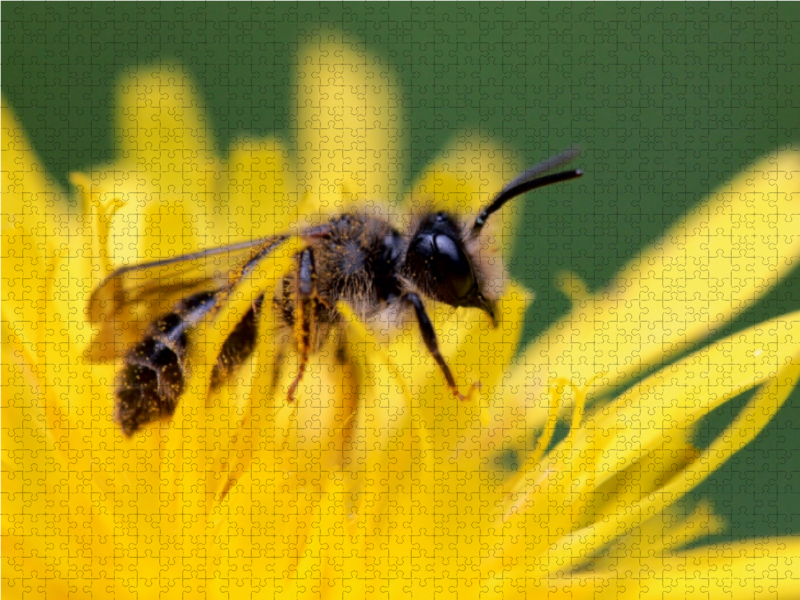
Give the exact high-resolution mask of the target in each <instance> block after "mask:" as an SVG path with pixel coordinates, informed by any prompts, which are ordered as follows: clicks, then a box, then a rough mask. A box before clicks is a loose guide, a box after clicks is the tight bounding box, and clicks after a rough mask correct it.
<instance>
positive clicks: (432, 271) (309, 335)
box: [90, 152, 581, 435]
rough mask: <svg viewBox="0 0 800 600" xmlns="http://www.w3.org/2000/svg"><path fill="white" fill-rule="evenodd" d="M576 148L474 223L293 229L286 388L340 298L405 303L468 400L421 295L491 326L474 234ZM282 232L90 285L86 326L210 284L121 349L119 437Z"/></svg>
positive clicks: (158, 397)
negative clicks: (293, 353) (199, 328)
mask: <svg viewBox="0 0 800 600" xmlns="http://www.w3.org/2000/svg"><path fill="white" fill-rule="evenodd" d="M575 154H576V153H574V152H572V153H567V154H566V155H564V156H562V157H560V158H557V159H554V160H551V161H548V162H546V163H543V164H542V165H539V166H538V167H534V168H533V169H529V170H528V171H526V172H525V173H523V174H522V175H521V176H520V177H518V178H517V179H515V180H514V181H512V182H511V183H510V184H509V185H507V186H506V187H505V188H504V189H503V190H502V191H501V192H500V194H498V196H496V197H495V199H494V200H493V201H492V202H491V203H490V204H489V205H488V206H486V207H485V208H484V209H483V210H482V211H481V212H480V213H479V214H478V216H477V218H476V219H475V221H474V223H473V224H472V226H471V227H469V226H466V225H465V224H463V223H460V222H459V221H458V220H457V218H456V217H455V216H454V215H451V214H449V213H446V212H436V213H426V214H423V215H421V216H420V217H419V218H418V219H417V220H416V222H415V224H414V225H413V226H412V227H411V228H410V230H409V231H408V232H400V231H398V230H397V229H395V228H393V227H392V226H391V225H390V224H389V223H388V221H386V220H384V219H382V218H379V217H375V216H367V215H358V214H344V215H337V216H335V217H333V218H332V219H331V220H330V221H328V222H327V223H324V224H322V225H319V226H316V227H311V228H309V229H306V230H304V231H301V232H300V233H299V236H300V238H301V239H302V240H303V241H304V243H305V244H304V247H303V248H302V249H301V250H300V251H299V252H298V253H297V254H296V255H295V261H296V262H295V267H294V268H293V269H292V270H291V271H290V272H289V273H287V274H286V275H285V276H284V277H283V278H282V280H281V281H280V282H279V285H278V286H277V287H276V291H275V295H274V297H273V298H272V309H273V310H274V311H275V316H276V318H277V320H278V321H279V323H280V324H281V325H282V326H283V328H284V329H285V330H287V331H289V332H290V333H291V334H292V335H290V336H289V337H290V338H291V339H293V344H294V345H295V347H296V348H297V350H298V353H299V365H298V367H299V368H298V373H297V375H296V377H295V378H294V381H293V382H292V384H291V386H290V387H289V389H288V391H287V397H288V399H289V401H292V400H293V398H294V394H295V391H296V389H297V386H298V384H299V382H300V380H301V379H302V377H303V374H304V372H305V369H306V365H307V364H308V361H309V355H310V353H311V352H315V351H319V350H320V349H321V348H322V347H323V346H324V345H325V344H326V343H328V341H329V339H330V338H331V333H332V332H334V331H335V332H341V331H342V330H343V328H342V315H341V314H340V313H339V311H338V310H337V304H339V303H340V302H343V303H345V304H347V305H348V306H350V307H351V308H352V309H353V311H354V312H355V313H356V314H357V315H358V316H359V317H361V318H362V319H365V320H368V319H371V318H372V317H375V316H376V315H378V314H379V313H381V312H382V311H386V310H387V309H393V310H389V311H387V312H388V313H392V314H394V315H401V314H402V313H403V312H404V309H406V308H410V309H412V313H413V315H414V316H415V317H416V320H417V322H418V324H419V328H420V333H421V335H422V340H423V342H424V343H425V345H426V347H427V349H428V351H429V352H430V353H431V355H432V356H433V358H434V359H435V360H436V362H437V364H438V365H439V367H440V369H441V371H442V373H443V375H444V377H445V380H446V381H447V385H448V387H449V388H450V389H451V390H452V392H453V393H454V394H455V395H456V396H458V397H459V398H462V399H464V396H462V395H461V394H460V393H459V391H458V388H457V386H456V382H455V379H454V378H453V375H452V373H451V372H450V369H449V368H448V366H447V363H446V362H445V360H444V357H443V356H442V355H441V353H440V352H439V347H438V342H437V338H436V333H435V331H434V328H433V325H432V323H431V321H430V319H429V317H428V315H427V312H426V310H425V304H424V302H423V297H425V298H429V299H432V300H435V301H438V302H443V303H445V304H448V305H450V306H454V307H468V308H478V309H481V310H483V311H484V312H486V313H487V314H488V315H489V316H490V318H491V319H492V322H494V321H495V302H496V300H497V299H498V294H499V290H496V289H493V288H492V286H491V285H490V284H489V281H490V280H491V275H490V274H489V272H488V266H487V265H486V264H484V263H483V262H482V260H481V253H480V248H479V244H478V240H479V237H480V234H481V230H482V228H483V226H484V225H485V223H486V221H487V219H488V218H489V217H490V216H491V215H492V214H493V213H494V212H496V211H497V210H498V209H500V208H501V207H502V206H503V204H505V203H506V202H507V201H508V200H510V199H512V198H514V197H516V196H518V195H520V194H522V193H524V192H526V191H530V190H532V189H535V188H537V187H541V186H544V185H549V184H551V183H557V182H559V181H566V180H568V179H572V178H575V177H579V176H580V175H581V172H580V171H567V172H563V173H558V174H555V175H550V176H546V177H538V178H537V177H536V175H537V174H538V173H541V172H543V171H546V170H550V169H552V168H554V167H555V166H558V165H559V164H562V163H564V162H566V161H568V160H570V159H571V158H573V157H574V156H575ZM288 237H289V236H288V235H281V236H275V237H272V238H267V239H264V240H256V241H254V242H245V243H241V244H236V245H233V246H227V247H222V248H214V249H211V250H206V251H202V252H198V253H195V254H191V255H186V256H183V257H178V258H175V259H167V260H164V261H157V262H153V263H147V264H144V265H138V266H135V267H125V268H122V269H119V270H118V271H116V272H115V273H113V274H112V275H111V276H110V277H109V278H107V279H106V281H105V282H103V284H101V286H100V287H99V288H98V289H97V290H95V292H94V294H93V295H92V300H91V302H90V316H91V318H92V321H93V322H95V323H98V324H100V325H102V326H104V327H105V325H106V324H108V323H111V324H113V323H116V322H118V319H117V317H118V316H119V315H120V314H121V313H122V312H123V309H124V308H126V307H127V308H131V307H134V308H135V307H136V306H137V305H139V304H140V303H142V302H143V301H145V300H148V299H151V298H152V297H153V296H154V295H157V294H158V292H159V290H163V291H164V292H165V293H175V292H176V291H178V292H180V291H182V290H184V291H188V290H197V289H201V288H206V289H203V290H202V291H199V292H197V291H194V292H193V293H191V294H189V293H185V292H184V293H185V296H184V298H183V299H180V300H179V301H177V302H176V303H175V304H174V306H173V308H172V310H171V311H169V312H167V313H166V314H164V315H163V316H161V317H159V318H158V319H156V320H155V321H154V322H153V323H152V324H151V325H150V326H149V327H148V329H147V330H146V331H145V333H144V335H143V337H142V338H141V339H140V340H139V341H137V342H136V343H135V344H134V345H133V346H132V347H131V349H130V350H129V351H128V352H127V354H126V355H125V364H124V366H123V368H122V370H121V371H120V375H119V379H118V384H117V390H116V394H115V395H116V410H115V417H116V420H117V422H119V424H120V425H121V427H122V430H123V433H125V434H126V435H131V434H133V433H134V432H135V431H136V430H137V429H139V428H140V427H142V426H143V425H145V424H146V423H149V422H151V421H154V420H157V419H160V418H164V417H169V416H171V415H172V414H173V413H174V411H175V407H176V406H177V402H178V399H179V398H180V396H181V394H182V393H183V391H184V383H185V377H186V369H187V368H188V365H187V364H186V362H187V361H186V349H187V345H188V335H190V332H191V329H192V327H194V326H195V325H196V324H197V323H198V322H199V321H200V320H201V319H203V318H206V317H207V316H209V315H211V316H213V315H214V314H215V311H216V310H218V309H219V307H220V305H221V304H222V303H224V302H225V301H226V299H227V298H228V296H229V295H230V293H231V292H232V291H233V290H234V289H235V288H236V285H237V284H238V283H239V282H240V281H241V280H242V279H244V278H245V277H249V276H250V275H251V273H252V272H253V270H254V267H255V265H256V264H257V263H258V262H259V261H261V260H263V258H264V257H265V256H267V255H268V254H270V253H271V252H273V251H274V250H275V249H276V248H277V247H278V246H279V245H280V244H282V243H283V242H284V241H286V240H287V239H288ZM244 252H249V256H247V257H246V259H245V260H244V261H243V262H242V261H241V259H242V258H243V256H244V255H243V253H244ZM223 260H226V261H228V262H231V261H234V260H236V261H237V262H240V266H239V268H237V269H231V268H228V269H223V268H222V267H220V266H219V265H220V264H221V263H222V262H223ZM152 271H157V272H158V275H157V277H158V278H159V279H157V280H156V281H157V282H158V281H160V282H161V283H160V284H158V285H152V284H145V285H142V281H143V280H144V281H147V280H148V278H150V277H152V275H151V274H150V273H151V272H152ZM143 274H145V275H146V276H144V277H143V276H142V275H143ZM226 278H227V280H228V281H227V283H225V282H224V280H225V279H226ZM221 280H222V281H221ZM151 281H152V280H151ZM126 285H127V287H126ZM208 288H210V289H208ZM264 304H265V298H264V296H263V294H262V295H260V296H258V297H257V298H256V299H255V300H254V301H253V304H252V306H251V308H250V310H249V311H247V312H246V313H245V314H244V316H243V317H242V318H241V320H240V321H239V323H237V325H236V326H235V327H234V328H233V330H232V332H231V333H230V335H229V336H228V338H227V339H226V340H225V342H224V343H223V345H222V348H221V349H220V353H219V355H218V357H217V362H216V365H215V366H214V368H213V370H212V373H211V380H210V385H211V387H212V388H214V387H217V386H219V385H221V384H222V383H223V382H224V381H225V380H226V379H228V377H230V376H231V375H232V374H233V373H234V372H235V371H236V369H237V368H238V367H239V366H240V365H241V364H242V363H244V362H245V361H246V360H247V358H248V357H249V356H250V355H251V354H252V352H253V350H254V349H255V346H256V343H257V339H258V321H259V318H260V312H261V311H262V310H264ZM109 314H111V315H112V318H110V319H109V318H108V316H109ZM110 332H111V333H110ZM109 339H112V340H113V339H114V338H113V330H111V329H110V328H108V327H106V329H103V330H101V333H100V335H99V336H98V340H99V342H98V343H101V344H102V345H103V347H105V346H108V345H109V344H108V341H109ZM341 342H342V337H341V336H339V337H338V345H337V347H336V348H335V349H334V354H335V355H336V356H339V357H340V358H341V359H344V358H345V354H346V353H344V352H342V344H341Z"/></svg>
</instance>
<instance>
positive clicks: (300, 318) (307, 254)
mask: <svg viewBox="0 0 800 600" xmlns="http://www.w3.org/2000/svg"><path fill="white" fill-rule="evenodd" d="M298 262H299V263H300V265H299V268H298V269H297V308H296V312H295V319H294V330H295V338H296V340H297V347H298V350H299V352H300V364H299V365H298V367H297V376H296V377H295V378H294V381H292V385H291V386H289V393H288V395H287V401H288V402H294V394H295V391H297V386H298V385H299V384H300V380H301V379H302V378H303V374H304V373H305V372H306V367H307V366H308V355H309V353H310V352H311V331H312V325H313V320H314V318H315V316H316V315H315V310H314V308H315V304H316V303H317V301H318V300H317V270H316V266H315V264H314V252H313V250H312V249H311V248H305V249H304V250H302V251H301V252H300V255H299V258H298Z"/></svg>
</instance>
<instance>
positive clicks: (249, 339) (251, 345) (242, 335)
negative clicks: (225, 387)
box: [211, 294, 264, 389]
mask: <svg viewBox="0 0 800 600" xmlns="http://www.w3.org/2000/svg"><path fill="white" fill-rule="evenodd" d="M263 303H264V295H263V294H262V295H260V296H259V297H258V298H256V300H255V302H253V305H252V306H251V307H250V310H248V311H247V312H246V313H245V315H244V317H242V320H241V321H239V323H237V325H236V327H234V328H233V331H232V332H231V334H230V336H228V339H226V340H225V343H224V344H223V345H222V350H220V353H219V356H218V357H217V364H216V365H214V369H213V370H212V371H211V387H212V389H213V388H217V387H219V386H220V385H222V384H223V383H224V382H225V380H227V379H228V377H229V376H230V375H231V374H232V373H233V372H234V371H235V370H236V369H237V368H238V367H240V366H241V365H242V364H243V363H244V361H245V360H247V358H248V357H249V356H250V355H251V354H252V353H253V350H255V347H256V342H257V338H258V316H259V314H260V313H261V307H262V305H263Z"/></svg>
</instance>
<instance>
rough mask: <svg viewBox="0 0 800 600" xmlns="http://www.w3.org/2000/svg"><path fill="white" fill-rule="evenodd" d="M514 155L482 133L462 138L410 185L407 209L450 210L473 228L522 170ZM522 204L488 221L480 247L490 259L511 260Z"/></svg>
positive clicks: (518, 202)
mask: <svg viewBox="0 0 800 600" xmlns="http://www.w3.org/2000/svg"><path fill="white" fill-rule="evenodd" d="M516 154H517V153H516V152H514V151H511V150H508V149H504V148H503V147H502V146H500V145H499V144H497V142H496V141H494V140H493V139H492V138H491V137H489V136H488V135H485V134H483V133H480V132H477V131H474V132H468V133H463V134H461V135H460V136H458V138H455V139H454V140H453V141H452V142H451V143H450V144H449V145H447V146H446V147H445V148H444V149H442V151H441V152H440V153H439V154H438V156H437V158H436V159H435V160H434V162H433V164H431V165H430V166H428V167H427V168H426V169H425V170H424V171H423V172H422V174H421V175H420V177H419V179H418V180H417V181H416V182H415V183H414V185H413V186H412V188H411V193H410V195H409V197H407V198H406V200H405V207H406V211H407V212H408V213H409V214H413V213H418V212H419V211H421V210H424V209H431V208H432V209H433V210H448V211H451V212H453V213H455V214H457V215H459V216H460V217H461V218H462V219H463V221H464V222H465V223H467V224H470V225H471V224H472V222H473V221H474V220H475V217H477V216H478V212H479V211H480V209H481V208H483V207H485V206H486V205H488V204H489V202H491V201H492V199H493V198H494V197H495V196H496V195H497V194H498V193H500V191H501V190H502V189H503V186H504V185H505V184H507V183H508V182H509V181H511V180H512V179H514V177H516V176H517V175H519V174H520V172H521V171H522V169H523V168H524V167H525V165H520V164H519V160H518V158H517V156H516ZM542 158H543V159H544V158H548V157H542ZM522 202H524V199H523V198H518V199H516V200H514V201H512V202H510V203H509V204H507V205H506V206H504V207H503V209H502V210H501V211H500V212H498V213H496V214H495V215H493V216H492V218H491V219H489V221H488V222H487V225H486V227H485V228H484V230H483V233H482V243H483V245H484V246H485V247H486V249H487V252H489V253H490V254H491V255H492V258H491V260H495V261H499V262H500V263H502V262H503V261H504V260H508V259H509V258H510V256H511V249H512V247H513V244H514V238H515V236H516V224H518V223H519V222H520V220H521V219H520V216H521V215H522V214H523V210H524V209H523V207H522V205H521V203H522Z"/></svg>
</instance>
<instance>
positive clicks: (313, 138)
mask: <svg viewBox="0 0 800 600" xmlns="http://www.w3.org/2000/svg"><path fill="white" fill-rule="evenodd" d="M297 78H298V81H297V117H296V122H297V130H298V133H297V161H298V169H299V173H298V177H299V180H300V186H301V188H302V189H303V190H304V191H308V192H309V193H310V195H311V196H313V197H315V198H316V201H317V202H318V203H319V210H320V212H322V213H323V214H335V213H340V212H344V210H345V209H347V208H349V207H350V206H351V205H353V203H354V202H356V201H358V202H361V203H362V204H363V203H364V202H365V201H377V202H381V203H386V202H387V201H393V200H395V198H394V195H395V194H397V193H398V192H399V191H400V189H401V188H402V186H403V184H404V182H403V180H402V178H403V175H404V173H405V157H404V155H403V150H404V142H403V138H402V130H401V129H400V127H401V124H402V115H401V111H400V108H399V103H400V100H401V98H402V94H403V92H402V89H401V88H400V87H399V86H398V85H397V82H396V81H395V80H394V78H393V76H392V74H391V68H390V67H389V66H388V65H386V64H383V63H382V62H381V60H380V59H379V58H378V57H375V56H372V55H371V54H370V53H368V52H366V51H364V50H363V48H362V47H361V46H360V45H359V44H356V43H347V42H339V43H335V42H330V41H326V42H320V43H319V44H310V45H308V46H305V47H304V48H302V49H301V52H300V57H299V72H298V74H297Z"/></svg>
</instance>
